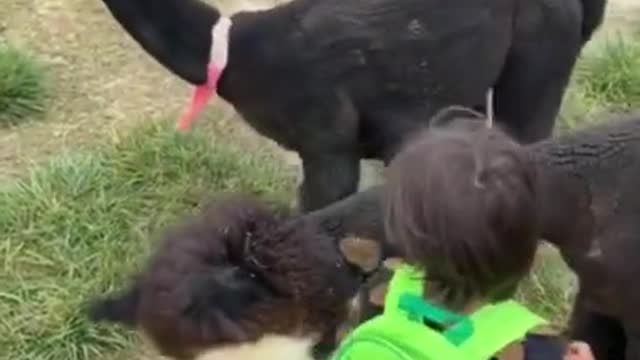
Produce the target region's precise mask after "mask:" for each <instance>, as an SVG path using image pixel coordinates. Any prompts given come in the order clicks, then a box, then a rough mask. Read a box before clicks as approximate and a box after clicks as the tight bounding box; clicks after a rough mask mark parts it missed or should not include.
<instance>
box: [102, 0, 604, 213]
mask: <svg viewBox="0 0 640 360" xmlns="http://www.w3.org/2000/svg"><path fill="white" fill-rule="evenodd" d="M103 2H104V3H105V4H106V6H107V7H108V9H109V10H110V12H111V14H112V15H113V16H114V18H115V19H116V20H117V21H118V22H119V23H120V24H121V25H122V26H123V28H124V29H126V31H127V32H128V33H129V34H130V35H131V36H132V37H133V38H134V39H135V40H136V41H137V42H138V43H139V44H140V45H141V46H142V47H143V48H144V49H145V50H146V51H147V52H148V53H149V54H150V55H151V56H152V57H153V58H155V59H156V60H157V61H158V62H160V63H161V64H163V65H164V66H165V67H167V68H168V69H169V70H171V71H172V72H173V73H175V74H176V75H178V76H179V77H181V78H182V79H184V80H186V81H188V82H190V83H191V84H194V85H201V84H204V83H205V82H206V81H207V79H208V78H207V65H208V63H209V61H210V50H211V48H212V34H211V32H212V27H213V26H214V25H216V24H217V23H219V20H220V18H221V14H220V12H219V11H218V10H217V9H216V8H214V7H211V6H209V5H206V4H204V3H202V2H199V1H197V0H103ZM605 6H606V0H529V1H516V0H447V1H444V0H443V1H435V0H322V1H318V0H293V1H291V2H289V3H286V4H284V5H280V6H277V7H274V8H272V9H269V10H261V11H255V12H240V13H237V14H235V15H233V16H232V17H231V19H232V21H233V24H232V25H231V29H230V33H229V47H228V50H229V53H228V56H229V57H228V66H227V67H226V69H225V70H224V71H223V73H222V76H221V78H220V81H219V88H218V90H219V94H220V96H221V97H222V98H224V99H225V100H227V101H229V102H230V103H231V104H233V105H234V107H235V108H236V109H237V110H238V112H239V113H240V114H241V115H242V116H243V117H244V118H245V119H246V120H247V121H248V122H249V124H250V125H251V126H252V127H253V128H255V129H256V130H257V131H258V132H259V133H261V134H262V135H264V136H266V137H269V138H271V139H273V140H275V141H276V142H277V143H279V144H280V145H281V146H283V147H285V148H287V149H290V150H294V151H296V152H297V153H298V154H299V155H300V157H301V159H302V163H303V173H304V181H303V183H302V185H301V188H300V191H299V195H300V199H299V203H300V205H301V208H302V209H303V210H304V211H310V210H315V209H320V208H322V207H324V206H327V205H329V204H330V203H332V202H334V201H337V200H340V199H342V198H344V197H346V196H348V195H350V194H352V193H353V192H355V191H356V189H357V184H358V178H359V160H360V159H364V158H372V159H382V160H384V161H385V162H387V161H389V160H390V159H391V158H392V157H393V154H394V153H395V152H396V151H397V149H398V148H399V146H400V145H401V144H402V142H403V141H404V139H405V138H406V136H407V135H408V134H410V133H414V132H416V130H417V129H419V128H421V127H423V126H425V125H426V123H427V122H428V119H429V118H430V117H431V116H432V115H433V114H434V113H435V112H436V111H438V110H439V109H441V108H443V107H445V106H448V105H452V104H460V105H465V106H468V107H482V106H483V104H484V103H485V102H484V96H485V93H486V92H487V90H488V89H489V88H492V87H493V88H495V94H496V96H495V104H494V105H495V111H496V115H497V119H498V121H500V122H502V123H503V124H504V125H505V127H506V128H507V130H508V131H509V132H510V133H511V134H513V136H514V137H515V138H516V139H518V140H519V141H522V142H525V143H528V142H533V141H537V140H541V139H543V138H546V137H547V136H548V135H550V134H551V131H552V128H553V124H554V119H555V116H556V114H557V111H558V107H559V104H560V102H561V99H562V96H563V93H564V90H565V87H566V85H567V81H568V79H569V77H570V74H571V72H572V68H573V66H574V62H575V60H576V57H577V55H578V54H579V52H580V50H581V48H582V46H583V45H584V44H585V43H586V42H587V41H588V40H589V39H590V37H591V35H592V33H593V32H594V31H595V30H596V29H597V27H598V26H599V25H600V23H601V21H602V18H603V13H604V9H605Z"/></svg>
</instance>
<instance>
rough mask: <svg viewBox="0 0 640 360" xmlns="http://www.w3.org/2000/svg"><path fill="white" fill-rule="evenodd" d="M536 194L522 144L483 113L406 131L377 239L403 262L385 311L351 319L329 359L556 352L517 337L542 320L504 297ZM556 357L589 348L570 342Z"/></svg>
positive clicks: (515, 277) (517, 357)
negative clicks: (356, 323)
mask: <svg viewBox="0 0 640 360" xmlns="http://www.w3.org/2000/svg"><path fill="white" fill-rule="evenodd" d="M536 195H537V194H536V171H535V166H534V164H533V163H532V161H531V160H530V159H529V157H528V155H527V153H526V151H525V150H524V149H523V148H522V147H521V146H519V145H518V144H516V143H515V142H514V141H512V140H511V139H510V138H509V137H508V136H507V135H505V134H504V133H503V132H501V131H499V130H497V129H488V128H486V127H485V126H484V125H483V124H482V122H479V121H473V120H470V121H468V122H466V123H465V122H458V123H455V124H454V125H452V126H449V127H448V128H442V129H435V128H434V129H430V130H429V132H428V133H427V134H425V135H423V136H421V137H419V138H417V139H416V140H415V141H413V142H411V143H410V144H409V145H408V146H407V148H406V149H404V150H403V151H402V152H401V153H399V154H398V156H397V157H396V158H395V159H394V160H393V161H392V162H391V164H390V166H389V168H388V173H387V185H386V193H385V198H384V203H385V205H384V207H385V209H384V211H385V222H386V223H385V228H386V232H387V239H389V241H392V242H394V243H395V245H396V246H397V248H398V249H400V253H401V254H402V255H403V258H404V261H405V262H406V264H404V265H402V266H400V267H399V268H398V269H397V270H396V271H395V274H394V277H393V279H392V281H391V283H390V286H389V290H388V292H387V295H386V300H385V310H384V314H383V315H381V316H378V317H376V318H374V319H372V320H370V321H369V322H366V323H365V324H363V325H362V326H360V327H359V328H357V329H356V330H355V331H354V332H353V333H352V334H351V335H350V336H349V337H348V338H347V339H346V341H345V342H343V344H342V345H341V348H340V349H338V351H337V352H336V355H335V359H336V360H347V359H349V360H352V359H353V360H355V359H360V358H362V359H364V358H371V357H375V359H376V360H387V359H389V360H390V359H411V360H420V359H425V360H458V359H460V360H462V359H464V360H471V359H479V360H484V359H487V358H490V357H492V356H493V358H495V359H501V360H504V359H508V360H531V359H535V358H538V359H546V360H555V359H558V360H559V359H563V354H562V353H563V352H564V351H563V349H562V347H561V346H560V345H559V343H558V342H556V341H554V340H556V339H554V338H552V337H545V336H527V333H529V332H530V331H531V330H533V329H534V328H535V327H536V326H538V325H540V324H542V323H543V321H542V319H540V318H539V317H537V316H536V315H535V314H533V313H531V312H529V311H528V310H527V309H526V308H524V307H523V306H521V305H519V304H518V303H516V302H514V301H510V300H509V299H510V297H511V296H512V295H513V293H514V291H515V289H516V287H517V285H518V283H519V281H520V280H521V279H522V278H523V277H524V276H525V275H526V274H527V273H528V271H529V270H530V267H531V265H532V262H533V260H534V256H535V252H536V248H537V240H538V237H537V235H538V226H539V225H538V222H539V220H538V209H537V208H536V200H537V199H536ZM523 338H525V341H524V342H522V341H521V340H522V339H523ZM385 354H388V355H385ZM564 359H565V360H592V359H593V357H592V355H591V353H590V351H589V348H588V346H587V345H586V344H583V343H574V344H572V345H571V346H570V348H569V351H567V352H566V353H565V354H564Z"/></svg>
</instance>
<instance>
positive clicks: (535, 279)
mask: <svg viewBox="0 0 640 360" xmlns="http://www.w3.org/2000/svg"><path fill="white" fill-rule="evenodd" d="M576 284H577V283H576V278H575V276H574V275H573V273H572V272H571V270H570V269H569V268H568V267H567V265H566V264H565V262H564V260H563V259H562V257H561V255H560V254H559V253H558V251H557V250H555V248H552V247H551V246H550V245H548V244H544V245H542V246H541V247H540V249H539V252H538V257H537V258H536V263H535V265H534V271H533V272H531V274H530V275H529V276H528V277H527V278H526V279H525V280H524V281H523V282H522V283H521V284H520V288H519V289H518V293H517V296H516V297H517V299H519V300H520V301H522V302H523V303H525V304H527V305H528V306H529V307H530V308H531V310H533V311H535V312H536V313H538V314H540V315H541V316H543V317H544V318H545V319H547V320H548V321H549V322H550V323H551V328H552V329H553V330H556V331H560V330H562V328H563V327H564V326H565V324H566V322H567V320H568V315H569V312H570V310H571V307H572V305H573V298H574V295H575V293H574V292H575V290H576Z"/></svg>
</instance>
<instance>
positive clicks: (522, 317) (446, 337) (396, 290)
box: [333, 265, 545, 360]
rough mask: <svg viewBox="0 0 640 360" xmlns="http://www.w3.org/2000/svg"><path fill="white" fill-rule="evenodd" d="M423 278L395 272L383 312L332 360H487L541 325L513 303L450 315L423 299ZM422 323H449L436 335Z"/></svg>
mask: <svg viewBox="0 0 640 360" xmlns="http://www.w3.org/2000/svg"><path fill="white" fill-rule="evenodd" d="M423 284H424V281H422V274H421V273H420V272H417V271H415V270H414V269H413V268H411V267H409V266H406V265H403V266H401V267H400V268H398V269H397V270H396V271H395V273H394V276H393V278H392V279H391V282H390V284H389V289H388V291H387V295H386V298H385V308H384V313H383V314H381V315H378V316H376V317H374V318H373V319H371V320H369V321H367V322H365V323H363V324H362V325H360V326H359V327H357V328H356V329H355V330H354V331H353V332H352V333H351V334H350V335H349V336H348V337H347V338H346V339H345V341H343V342H342V344H341V346H340V348H338V349H337V350H336V352H335V354H334V356H333V360H487V359H490V358H491V357H492V356H494V355H495V354H496V353H498V352H499V351H500V350H502V349H503V348H505V347H506V346H507V345H509V344H510V343H512V342H514V341H517V340H520V339H522V338H524V336H525V335H526V333H527V332H529V331H530V330H532V329H533V328H534V327H536V326H538V325H541V324H544V323H545V321H544V320H543V319H542V318H540V317H538V316H537V315H536V314H534V313H532V312H530V311H529V310H527V309H526V308H525V307H524V306H522V305H520V304H518V303H517V302H515V301H512V300H509V301H504V302H501V303H497V304H492V305H486V306H484V307H483V308H481V309H480V310H478V311H476V312H475V313H473V314H472V315H470V316H462V315H458V314H453V313H450V312H448V311H446V310H444V309H441V308H438V307H435V306H433V305H430V304H429V303H428V302H426V301H424V300H423V294H424V292H423ZM424 319H429V320H430V321H433V322H435V323H440V324H443V323H446V324H452V323H453V325H451V326H450V327H448V328H447V329H446V330H445V331H443V332H439V331H437V330H434V329H431V328H430V327H428V326H426V325H424V323H423V321H424Z"/></svg>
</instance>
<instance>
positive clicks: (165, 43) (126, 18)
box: [102, 0, 220, 85]
mask: <svg viewBox="0 0 640 360" xmlns="http://www.w3.org/2000/svg"><path fill="white" fill-rule="evenodd" d="M102 1H103V2H104V4H105V5H106V6H107V8H108V10H109V12H110V13H111V15H112V16H113V17H114V18H115V20H116V21H117V22H118V23H119V24H120V25H121V26H122V27H123V28H124V30H125V31H126V32H127V33H129V35H130V36H131V37H132V38H133V39H134V40H135V41H136V42H137V43H138V44H139V45H140V46H142V48H143V49H144V50H145V51H146V52H147V53H149V55H151V56H152V57H153V58H154V59H156V60H157V61H158V62H159V63H160V64H162V65H163V66H164V67H166V68H167V69H169V70H170V71H172V72H173V73H174V74H175V75H177V76H179V77H180V78H182V79H183V80H185V81H188V82H189V83H191V84H194V85H201V84H203V83H205V82H206V80H207V65H208V62H209V52H210V48H211V29H212V27H213V25H214V24H215V23H216V22H217V21H218V19H219V18H220V12H219V11H218V10H217V9H215V8H213V7H211V6H209V5H207V4H205V3H203V2H200V1H199V0H102Z"/></svg>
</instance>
